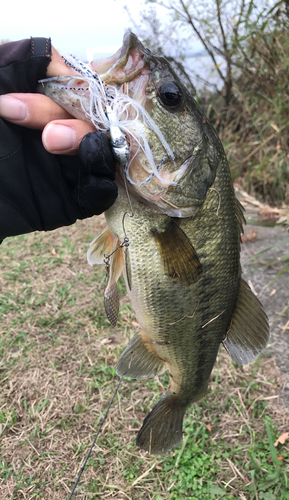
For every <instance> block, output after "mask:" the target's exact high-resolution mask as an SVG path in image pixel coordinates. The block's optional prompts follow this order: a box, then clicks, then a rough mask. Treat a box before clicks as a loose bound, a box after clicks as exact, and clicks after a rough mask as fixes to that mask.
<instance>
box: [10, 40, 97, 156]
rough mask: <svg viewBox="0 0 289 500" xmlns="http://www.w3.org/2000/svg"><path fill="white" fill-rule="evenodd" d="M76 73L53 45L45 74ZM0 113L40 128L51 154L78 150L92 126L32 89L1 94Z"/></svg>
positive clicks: (28, 126) (74, 152)
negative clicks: (31, 91) (75, 117)
mask: <svg viewBox="0 0 289 500" xmlns="http://www.w3.org/2000/svg"><path fill="white" fill-rule="evenodd" d="M71 74H75V75H77V74H78V73H77V72H76V71H74V70H72V69H71V68H69V67H68V66H67V65H66V64H65V63H64V61H63V59H62V57H61V56H60V54H59V53H58V52H57V51H56V50H55V49H54V47H52V56H51V62H50V63H49V65H48V67H47V75H46V76H47V78H49V77H52V76H58V75H71ZM0 117H1V118H4V119H5V120H7V121H10V122H11V123H15V124H16V125H20V126H22V127H27V128H32V129H38V130H43V133H42V142H43V145H44V147H45V149H46V150H47V151H48V152H50V153H54V154H66V155H67V154H69V155H75V154H77V151H78V147H79V144H80V142H81V140H82V138H83V137H84V136H85V135H86V134H87V133H88V132H93V131H94V130H95V129H94V127H93V125H92V124H90V123H87V122H84V121H82V120H76V119H74V118H73V117H72V116H71V115H70V114H69V113H67V111H65V110H64V109H62V108H61V107H60V106H59V105H58V104H56V103H55V102H54V101H52V100H51V99H50V98H49V97H47V96H45V95H42V94H34V93H8V94H5V95H2V96H0Z"/></svg>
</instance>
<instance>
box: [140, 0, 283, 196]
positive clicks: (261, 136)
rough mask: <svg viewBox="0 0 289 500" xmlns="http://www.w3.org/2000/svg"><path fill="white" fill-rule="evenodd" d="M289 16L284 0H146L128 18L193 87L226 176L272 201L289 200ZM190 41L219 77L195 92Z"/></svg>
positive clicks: (190, 86) (196, 84)
mask: <svg viewBox="0 0 289 500" xmlns="http://www.w3.org/2000/svg"><path fill="white" fill-rule="evenodd" d="M288 13H289V0H279V1H276V0H255V1H254V0H147V7H146V9H145V10H144V11H143V12H142V17H141V22H140V24H137V23H135V22H134V21H133V20H132V19H131V22H132V25H133V30H134V31H135V32H136V34H137V35H138V36H139V38H140V39H141V40H142V41H143V42H144V44H145V45H146V46H148V47H149V48H151V49H152V50H153V51H154V52H156V53H159V54H163V55H165V56H166V57H167V58H168V59H169V60H170V61H171V62H172V65H173V66H174V69H175V70H176V72H177V73H178V74H179V76H180V78H181V79H182V80H183V81H184V84H185V85H186V86H187V88H189V89H191V91H192V92H194V89H195V87H196V86H198V92H197V98H198V99H199V100H200V103H201V105H202V107H203V108H204V111H205V112H206V110H207V116H208V117H209V119H210V121H211V122H212V123H213V125H214V126H215V128H216V129H217V132H218V133H219V134H220V137H221V140H222V141H223V144H224V146H225V149H226V153H227V156H228V158H229V161H230V162H231V164H232V173H233V177H234V178H236V177H240V176H242V177H243V179H244V180H243V181H242V182H243V184H245V187H246V188H247V189H248V190H249V191H251V192H254V194H258V195H259V196H260V197H261V198H262V199H265V200H267V201H274V202H276V201H277V200H285V199H286V200H287V201H289V198H288V196H289V188H288V184H289V93H288V67H289V37H288V28H289V16H288ZM196 41H198V43H199V46H201V47H202V48H203V50H204V51H205V52H206V54H207V58H210V60H211V67H212V69H213V70H214V71H215V72H217V74H218V77H219V85H218V86H216V85H212V81H210V77H209V78H208V79H207V81H206V82H204V83H205V88H204V90H202V91H201V90H200V86H199V84H198V81H197V75H196V74H195V71H194V67H193V65H192V64H191V59H190V57H189V56H190V52H192V50H193V47H194V45H195V44H196ZM220 58H221V60H220ZM244 174H246V175H245V176H244Z"/></svg>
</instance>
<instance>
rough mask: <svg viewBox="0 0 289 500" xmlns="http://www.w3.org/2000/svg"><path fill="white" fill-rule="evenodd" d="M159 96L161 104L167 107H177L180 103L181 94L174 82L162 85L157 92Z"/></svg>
mask: <svg viewBox="0 0 289 500" xmlns="http://www.w3.org/2000/svg"><path fill="white" fill-rule="evenodd" d="M159 96H160V99H161V101H162V102H163V104H165V105H166V106H169V107H175V106H178V104H180V103H181V102H182V98H183V96H182V92H181V90H180V89H179V87H178V86H177V85H176V84H175V83H174V82H168V83H164V85H163V86H162V87H161V88H160V90H159Z"/></svg>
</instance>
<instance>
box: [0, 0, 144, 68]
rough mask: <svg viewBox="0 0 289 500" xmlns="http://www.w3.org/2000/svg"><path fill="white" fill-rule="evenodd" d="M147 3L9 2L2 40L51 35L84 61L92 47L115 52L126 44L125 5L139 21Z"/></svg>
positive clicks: (118, 0) (112, 0) (3, 13)
mask: <svg viewBox="0 0 289 500" xmlns="http://www.w3.org/2000/svg"><path fill="white" fill-rule="evenodd" d="M143 3H144V1H143V0H71V2H68V1H67V0H66V1H63V0H49V1H48V2H47V1H42V2H41V1H39V0H5V1H3V2H2V5H1V16H0V39H2V40H3V39H4V40H6V39H9V40H11V41H12V40H20V39H22V38H29V37H30V36H44V37H49V36H50V37H51V39H52V43H53V45H54V46H55V48H56V49H57V50H59V52H60V53H61V54H65V53H67V52H72V53H73V54H75V55H77V56H78V57H80V58H81V59H86V57H87V49H89V48H92V47H98V48H99V49H101V48H103V49H104V52H108V51H109V52H110V53H114V52H116V50H117V49H118V48H119V47H120V46H121V45H122V37H123V34H124V32H125V30H126V29H127V28H128V27H129V19H128V16H127V14H126V13H125V11H124V8H123V7H124V5H128V7H129V9H130V12H131V14H132V15H133V17H134V19H137V18H138V14H139V11H140V10H141V9H142V5H143ZM69 5H70V6H69ZM108 48H110V50H109V49H108Z"/></svg>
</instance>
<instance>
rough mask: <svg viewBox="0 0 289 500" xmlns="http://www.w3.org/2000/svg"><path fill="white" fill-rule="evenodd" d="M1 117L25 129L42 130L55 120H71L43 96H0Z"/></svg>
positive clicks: (50, 100)
mask: <svg viewBox="0 0 289 500" xmlns="http://www.w3.org/2000/svg"><path fill="white" fill-rule="evenodd" d="M0 117H1V118H4V119H5V120H8V121H10V122H12V123H16V124H17V125H21V126H23V127H29V128H34V129H40V130H42V129H43V128H44V127H45V125H47V123H49V122H51V121H53V120H62V119H65V118H71V115H70V114H69V113H67V111H65V110H64V109H62V108H61V107H60V106H59V105H58V104H56V102H54V101H52V99H49V97H47V96H46V95H42V94H17V93H15V94H5V95H2V96H0Z"/></svg>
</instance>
